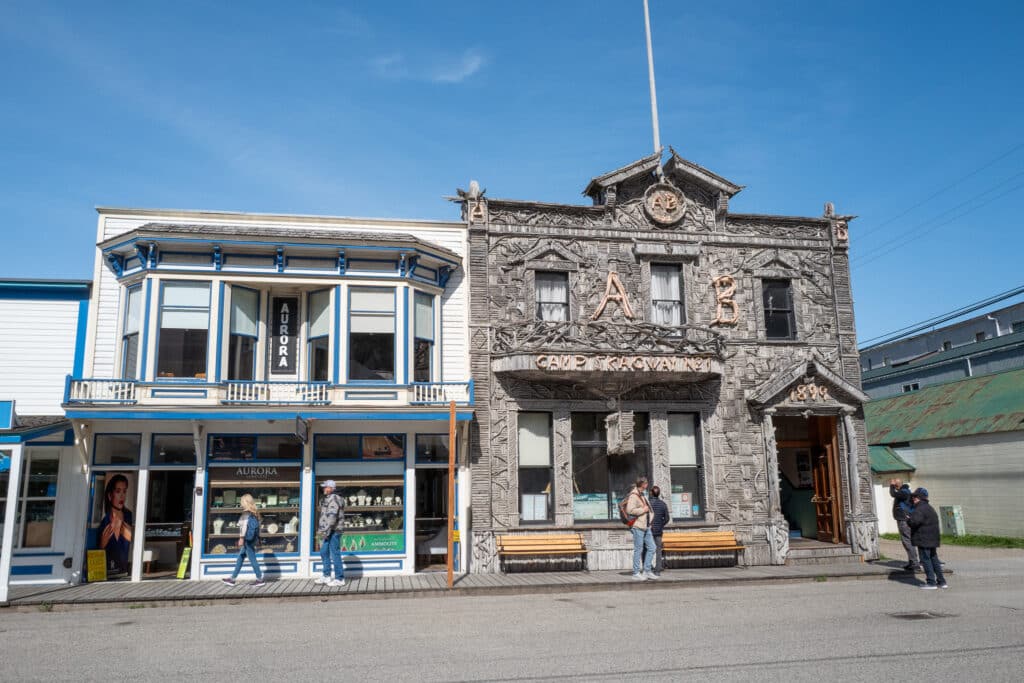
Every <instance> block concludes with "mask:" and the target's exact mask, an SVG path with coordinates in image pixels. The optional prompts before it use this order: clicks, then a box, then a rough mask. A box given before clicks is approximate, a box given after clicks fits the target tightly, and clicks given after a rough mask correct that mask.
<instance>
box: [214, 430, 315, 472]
mask: <svg viewBox="0 0 1024 683" xmlns="http://www.w3.org/2000/svg"><path fill="white" fill-rule="evenodd" d="M234 436H245V437H252V438H253V439H255V442H254V445H253V451H252V458H251V459H249V460H245V459H242V458H231V459H228V458H214V456H213V440H214V438H224V437H234ZM264 436H274V437H282V436H290V437H293V438H297V437H295V435H294V434H292V433H290V432H280V433H274V432H266V433H262V434H251V433H250V434H246V433H244V432H218V433H216V434H208V435H207V436H206V464H207V466H209V465H210V464H211V463H213V464H216V465H222V464H226V465H252V464H253V463H260V464H264V465H289V466H293V467H294V466H301V465H302V461H303V456H302V455H299V456H298V457H297V458H277V457H275V458H258V457H256V454H257V453H259V450H260V438H261V437H264ZM299 446H300V447H301V446H302V442H301V441H300V442H299ZM300 450H304V449H302V448H300Z"/></svg>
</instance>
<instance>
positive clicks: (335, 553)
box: [314, 479, 345, 588]
mask: <svg viewBox="0 0 1024 683" xmlns="http://www.w3.org/2000/svg"><path fill="white" fill-rule="evenodd" d="M320 486H321V487H322V488H323V490H324V497H323V498H322V499H321V500H320V516H319V518H318V519H317V525H316V533H317V535H318V536H319V537H320V559H321V560H322V562H323V568H324V575H323V576H322V577H320V578H318V579H316V581H314V583H319V584H324V585H327V586H331V587H332V588H333V587H337V586H344V585H345V565H344V564H342V562H341V535H342V534H343V533H344V532H345V501H344V500H343V499H342V497H341V496H339V495H338V494H337V493H335V492H334V489H335V488H337V484H335V482H334V480H333V479H328V480H327V481H325V482H324V483H323V484H321V485H320ZM332 566H333V567H334V578H333V579H332V578H331V567H332Z"/></svg>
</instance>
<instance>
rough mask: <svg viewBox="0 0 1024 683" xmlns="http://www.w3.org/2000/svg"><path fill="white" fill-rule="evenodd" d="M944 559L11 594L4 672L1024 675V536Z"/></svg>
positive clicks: (387, 676) (118, 676)
mask: <svg viewBox="0 0 1024 683" xmlns="http://www.w3.org/2000/svg"><path fill="white" fill-rule="evenodd" d="M954 554H956V555H957V556H958V557H957V559H956V561H955V562H954V561H953V560H952V555H954ZM890 556H893V555H892V554H891V553H890ZM947 562H948V563H949V564H950V566H951V567H953V569H954V571H955V573H954V574H953V575H952V576H951V578H950V585H951V586H952V587H951V589H950V590H948V591H921V590H918V589H917V588H916V587H913V586H911V585H908V584H906V583H903V582H900V581H895V580H884V579H864V580H845V581H825V582H819V583H801V584H793V583H776V584H769V585H732V586H720V587H713V588H707V587H682V586H680V587H671V588H665V589H655V590H644V591H622V592H614V591H600V592H574V593H567V594H564V595H558V594H542V595H515V596H499V595H493V596H491V595H473V596H462V597H433V596H431V597H395V598H391V599H387V598H385V599H381V598H375V599H348V600H315V599H313V600H310V601H308V602H306V601H276V600H259V601H245V600H240V601H238V602H227V601H222V602H217V603H215V604H213V605H206V606H194V607H152V608H136V609H128V608H109V609H96V610H92V609H76V610H71V611H66V612H59V611H53V612H45V611H41V610H40V609H36V610H34V611H27V610H22V611H13V610H5V611H3V612H0V632H2V638H3V642H4V643H5V646H4V648H3V655H2V661H0V679H2V680H55V679H56V680H108V681H109V680H128V679H133V680H158V679H164V680H166V679H173V680H182V679H186V678H192V677H194V678H195V679H197V680H199V679H218V680H243V679H250V680H271V681H273V680H303V679H311V678H314V677H315V678H317V679H328V680H329V679H332V678H333V679H337V680H354V681H377V680H381V681H396V680H399V681H405V680H408V681H412V680H546V679H560V678H578V679H581V680H613V679H614V680H622V679H624V678H628V677H632V678H637V679H643V680H645V681H648V680H666V681H667V680H676V681H678V680H683V679H690V680H694V679H699V680H737V681H738V680H754V679H756V680H766V679H767V680H815V681H820V680H822V679H835V680H844V681H845V680H864V681H868V680H872V681H877V680H885V679H889V678H892V677H893V676H894V675H895V676H899V677H901V678H903V677H913V678H930V677H939V676H941V677H943V678H946V679H949V678H951V677H952V679H953V680H956V679H961V680H987V681H1004V680H1005V681H1010V680H1014V681H1016V680H1019V678H1020V662H1021V659H1022V657H1024V582H1022V581H1021V575H1022V573H1024V552H1020V551H1003V552H989V553H986V552H984V551H976V552H973V553H967V554H961V553H951V554H950V559H947Z"/></svg>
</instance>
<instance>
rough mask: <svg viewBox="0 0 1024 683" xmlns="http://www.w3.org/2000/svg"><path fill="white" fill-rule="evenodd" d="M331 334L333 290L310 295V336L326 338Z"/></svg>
mask: <svg viewBox="0 0 1024 683" xmlns="http://www.w3.org/2000/svg"><path fill="white" fill-rule="evenodd" d="M330 333H331V290H329V289H324V290H321V291H319V292H313V293H312V294H310V295H309V336H310V338H313V337H324V336H327V335H328V334H330Z"/></svg>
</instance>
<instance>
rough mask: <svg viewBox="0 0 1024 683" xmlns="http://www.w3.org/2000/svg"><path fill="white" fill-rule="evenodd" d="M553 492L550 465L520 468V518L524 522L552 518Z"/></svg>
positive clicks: (542, 520)
mask: <svg viewBox="0 0 1024 683" xmlns="http://www.w3.org/2000/svg"><path fill="white" fill-rule="evenodd" d="M553 492H554V487H553V486H552V484H551V468H550V467H527V468H524V469H521V470H519V519H520V520H522V521H524V522H545V521H548V520H550V519H551V514H552V507H553V506H552V504H551V501H552V499H553V497H552V493H553Z"/></svg>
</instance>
